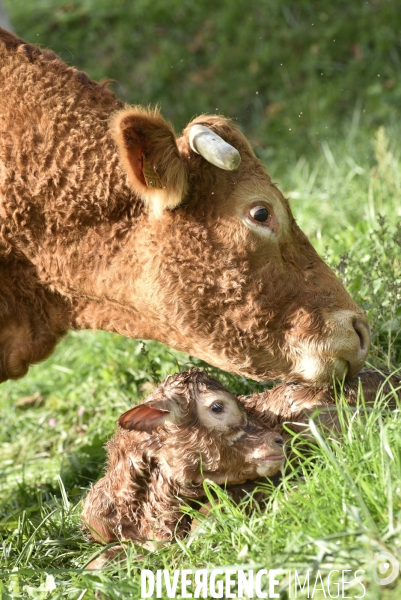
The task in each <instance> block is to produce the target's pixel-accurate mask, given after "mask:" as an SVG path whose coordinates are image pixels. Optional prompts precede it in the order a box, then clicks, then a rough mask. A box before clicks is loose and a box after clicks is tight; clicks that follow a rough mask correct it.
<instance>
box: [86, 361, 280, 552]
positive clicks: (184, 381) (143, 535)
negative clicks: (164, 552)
mask: <svg viewBox="0 0 401 600" xmlns="http://www.w3.org/2000/svg"><path fill="white" fill-rule="evenodd" d="M118 424H119V429H118V431H117V433H116V435H115V436H114V438H113V439H112V440H111V441H110V442H109V443H108V445H107V450H108V467H107V471H106V474H105V476H104V477H103V478H102V479H101V480H100V481H99V482H98V483H97V484H96V485H95V486H94V487H93V488H92V489H91V490H90V492H89V494H88V495H87V497H86V499H85V502H84V507H83V511H82V520H83V523H84V526H85V527H86V529H87V530H88V531H89V532H90V534H91V536H92V538H93V539H94V540H96V541H98V542H101V543H108V542H111V541H114V540H152V539H154V540H169V539H172V538H173V536H174V535H175V534H176V535H178V536H182V535H185V533H186V532H187V531H188V528H189V526H190V522H189V519H188V518H186V517H183V515H182V513H181V512H180V506H181V505H182V504H183V503H187V504H188V503H189V504H190V503H191V501H194V500H200V499H202V498H203V497H204V495H205V494H204V489H203V481H204V480H205V479H209V480H212V481H214V482H216V483H218V484H225V483H227V484H238V483H241V482H245V481H247V480H250V479H255V478H258V477H260V476H262V477H264V476H272V475H275V474H276V473H277V472H278V471H279V470H280V467H281V466H282V464H283V460H284V455H283V438H282V437H281V436H280V435H279V434H278V433H275V432H272V431H270V430H269V429H268V428H266V426H264V425H263V424H262V423H261V421H259V420H258V419H257V418H255V417H253V416H250V415H248V413H247V411H246V410H245V408H244V407H243V406H242V405H241V404H240V402H239V401H238V400H237V398H236V397H235V396H233V395H232V394H231V393H230V392H228V391H227V390H226V389H224V387H223V386H222V385H220V384H219V383H218V382H217V381H215V380H213V379H211V378H210V377H208V376H207V375H206V374H205V373H202V372H201V371H199V370H198V369H192V370H190V371H189V372H186V373H180V374H177V375H174V376H173V377H169V378H167V379H166V380H165V381H164V382H163V383H162V384H161V385H160V387H158V388H157V389H156V390H155V391H154V392H153V393H152V394H151V395H150V396H149V397H148V398H147V399H146V400H145V401H144V402H143V403H141V404H139V405H138V406H135V407H134V408H131V409H130V410H128V411H127V412H126V413H124V414H123V415H121V417H120V418H119V421H118Z"/></svg>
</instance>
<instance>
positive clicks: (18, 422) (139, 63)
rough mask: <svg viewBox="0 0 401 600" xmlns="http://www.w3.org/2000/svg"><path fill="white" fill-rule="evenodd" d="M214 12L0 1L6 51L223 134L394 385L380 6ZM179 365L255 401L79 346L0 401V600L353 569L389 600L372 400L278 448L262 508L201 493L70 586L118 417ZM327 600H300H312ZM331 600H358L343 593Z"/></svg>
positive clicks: (385, 506)
mask: <svg viewBox="0 0 401 600" xmlns="http://www.w3.org/2000/svg"><path fill="white" fill-rule="evenodd" d="M215 4H216V3H211V2H205V3H204V5H202V6H201V5H200V4H198V5H193V4H189V3H187V2H174V1H172V0H171V1H169V2H161V1H160V0H157V1H156V2H153V3H150V2H148V1H147V0H138V2H135V3H128V2H124V1H122V0H115V1H114V2H113V3H111V2H107V1H106V0H98V1H97V2H94V0H86V1H80V2H78V1H72V2H69V3H66V2H63V1H62V0H38V1H37V2H35V3H33V2H27V1H26V0H24V1H23V0H14V2H11V1H10V0H7V2H5V5H6V7H7V8H8V11H9V13H10V16H11V19H12V21H13V26H14V28H15V30H16V31H17V32H18V34H19V35H20V36H22V37H24V38H26V39H28V40H29V41H32V42H36V41H39V42H40V43H41V44H43V45H45V46H48V47H51V48H52V49H54V50H55V51H56V52H58V53H60V54H61V55H62V56H63V59H64V60H67V61H68V62H70V63H71V64H74V65H76V66H77V67H79V68H82V69H84V70H86V71H87V72H88V73H89V74H90V75H91V76H92V77H93V78H96V79H100V78H102V77H111V78H114V79H115V80H116V83H115V84H113V85H114V88H113V89H114V90H115V91H116V93H118V94H119V95H120V96H121V97H123V98H124V99H125V100H127V101H129V102H142V103H144V104H147V103H149V102H156V101H158V102H160V103H161V108H162V111H163V113H164V114H165V115H166V116H167V117H169V118H171V119H172V120H173V122H174V124H175V126H176V128H177V130H178V129H179V128H180V127H182V126H183V125H184V124H185V122H186V121H187V120H189V119H190V118H191V116H192V115H193V114H198V113H200V112H202V111H205V112H215V111H216V110H217V109H218V112H222V113H224V114H226V115H229V116H233V117H238V123H239V125H240V126H241V127H242V128H243V130H244V131H245V132H246V133H247V134H248V135H249V138H250V140H251V141H252V143H253V144H254V146H255V148H256V151H257V153H258V155H259V156H260V158H261V159H262V160H263V162H264V163H265V164H266V167H267V169H268V171H269V173H270V174H271V176H272V178H273V179H274V181H277V182H278V185H279V187H280V189H281V190H282V191H283V192H284V193H285V194H286V195H287V196H288V197H289V198H290V201H291V206H292V210H293V212H294V214H295V217H296V219H297V221H298V223H299V224H300V226H301V228H302V229H303V230H304V231H305V233H306V234H307V235H308V236H309V238H310V240H311V241H312V243H313V244H314V246H315V247H316V249H317V250H318V252H319V253H320V254H321V255H322V256H323V257H324V259H325V260H326V262H327V263H328V264H329V265H330V266H331V267H332V268H333V269H334V270H335V272H336V273H337V275H338V276H339V277H340V279H341V280H342V281H343V282H344V284H345V285H346V287H347V289H348V290H349V291H350V293H351V295H352V296H353V298H354V299H355V300H356V301H357V302H358V304H360V305H361V306H362V307H363V308H364V310H365V311H366V312H367V315H368V317H369V321H370V325H371V333H372V349H371V352H370V355H369V359H368V364H370V365H372V366H375V367H378V368H381V367H385V368H388V369H390V370H391V371H397V370H398V372H399V369H400V367H401V201H400V196H401V162H400V155H401V143H400V141H399V140H400V135H399V134H400V128H399V125H398V122H399V115H400V110H399V98H400V96H401V87H400V83H399V81H400V77H399V75H400V68H401V51H400V49H401V42H400V38H399V33H397V31H399V30H401V28H400V27H399V26H400V24H401V16H400V10H399V8H398V7H397V3H396V2H391V1H387V2H382V3H379V2H376V3H375V2H370V3H366V4H363V5H359V3H356V2H351V3H349V2H347V3H346V2H342V1H341V2H339V3H337V5H338V11H336V9H335V7H333V6H332V4H329V3H328V2H326V1H323V0H322V1H321V2H317V3H314V4H313V5H312V4H310V3H308V2H304V1H303V0H302V1H300V2H297V3H295V2H292V3H291V2H282V1H280V2H276V3H270V2H267V1H263V2H260V3H258V8H257V9H256V7H255V8H252V7H247V5H248V4H249V3H246V2H245V1H242V0H239V1H238V2H236V3H229V2H223V3H221V5H220V6H215ZM241 11H242V12H241ZM242 14H244V15H245V17H243V18H242ZM241 19H242V21H241ZM239 22H241V27H239V26H238V23H239ZM397 28H398V29H397ZM155 37H156V38H157V39H156V40H155ZM332 40H337V41H336V42H333V41H332ZM251 42H252V43H251ZM335 44H337V46H336V47H335V48H334V46H335ZM333 48H334V49H333ZM283 65H284V66H285V73H283V69H282V68H281V67H282V66H283ZM319 73H324V74H325V75H324V76H321V75H319ZM379 75H380V77H378V76H379ZM322 77H324V78H325V82H324V83H323V82H322V79H321V78H322ZM344 90H345V91H344ZM216 98H218V99H219V104H217V105H216ZM190 365H197V366H201V367H202V368H206V369H208V371H209V372H210V373H211V374H212V375H213V376H214V377H216V378H217V379H219V380H220V381H221V382H222V383H223V384H224V385H226V386H227V387H228V388H229V389H230V390H231V391H233V392H235V393H250V392H251V391H253V390H255V389H257V390H261V389H263V387H264V386H266V385H267V386H268V385H270V384H269V383H267V384H258V383H256V382H253V381H250V380H246V379H244V378H240V377H236V376H233V375H230V374H228V373H224V372H222V371H219V370H217V369H214V368H211V367H208V366H207V365H206V364H204V363H201V362H200V361H198V360H197V359H196V358H194V357H190V356H187V355H185V354H183V353H179V352H176V351H173V350H171V349H169V348H166V347H164V346H162V345H160V344H158V343H156V342H149V341H141V340H129V339H125V338H122V337H119V336H116V335H112V334H108V333H105V332H96V333H93V332H89V331H85V332H72V333H70V334H69V335H68V336H67V337H66V338H65V340H64V341H63V342H62V343H61V344H60V345H59V346H58V348H57V350H56V352H55V353H54V354H53V356H51V357H50V358H49V359H48V360H47V361H45V362H44V363H42V364H40V365H37V366H35V367H32V368H31V369H30V371H29V373H28V375H27V376H25V377H24V378H23V379H21V380H19V381H15V382H6V383H4V384H2V385H1V388H0V477H1V479H0V552H1V556H0V598H1V599H2V600H8V599H14V598H15V599H19V598H22V599H25V598H34V599H37V600H42V599H43V600H45V599H48V598H52V599H53V598H54V599H59V598H60V599H61V598H68V599H73V600H81V599H82V598H84V599H85V600H89V599H92V598H96V599H107V600H109V599H110V600H114V599H120V598H132V599H138V598H141V592H140V580H139V572H140V569H150V570H152V571H156V570H157V569H169V570H170V571H172V570H174V569H192V570H196V569H202V568H206V569H213V568H217V567H220V568H229V567H231V568H236V569H263V568H266V569H278V570H279V571H280V573H281V575H279V576H278V579H279V580H280V586H279V588H278V589H280V598H281V599H282V600H284V599H287V598H292V597H294V594H292V595H290V592H289V587H288V586H289V580H288V571H289V570H292V571H294V570H297V571H298V573H303V574H305V573H306V571H307V570H308V569H309V570H310V573H311V574H315V575H316V573H317V572H318V571H319V572H320V574H321V576H322V579H323V581H325V582H327V575H328V573H329V572H330V571H332V570H334V569H337V570H338V571H340V572H341V571H342V570H350V571H351V572H354V571H356V570H358V569H361V570H363V571H364V573H363V574H362V575H361V576H360V579H361V581H362V582H363V584H364V586H365V588H366V593H365V595H364V596H363V597H365V598H368V599H369V600H376V599H378V598H383V599H385V600H397V599H398V598H400V595H401V583H400V582H399V581H400V580H396V581H395V582H394V583H393V584H392V585H390V586H388V587H384V586H379V585H378V584H377V583H376V582H375V581H374V578H373V566H372V561H373V560H374V555H375V554H376V553H377V552H380V551H387V552H390V553H391V554H393V555H394V556H396V557H398V558H399V559H401V434H400V420H401V413H400V412H399V411H395V412H394V413H392V414H387V413H386V411H385V410H383V409H382V408H381V405H382V398H380V397H378V399H377V406H376V410H374V411H372V412H365V411H364V410H363V407H362V408H361V410H360V411H359V412H357V413H352V415H349V416H350V419H348V420H349V421H350V422H349V424H348V425H345V424H344V426H343V431H342V434H341V435H337V436H329V435H323V434H322V433H321V432H319V430H318V428H316V427H313V424H312V433H313V435H314V445H313V450H312V452H308V451H306V450H305V447H304V446H303V447H302V448H301V445H300V442H299V440H298V439H297V438H296V437H294V439H293V441H292V443H291V446H292V449H293V454H294V455H295V456H297V457H298V460H296V461H295V460H294V461H293V462H291V463H290V464H289V465H288V468H287V471H286V474H285V476H284V477H283V479H282V482H281V484H280V485H279V486H278V487H273V486H272V485H271V484H269V483H268V482H267V483H266V486H267V487H268V488H269V491H270V496H269V501H268V502H267V503H266V505H261V506H260V507H259V508H258V509H255V510H253V511H252V512H251V514H250V515H247V514H246V505H247V502H249V499H248V500H247V499H246V500H245V501H244V503H243V504H242V505H239V506H236V505H234V504H233V503H232V502H231V501H230V500H229V499H228V498H227V497H226V496H225V495H224V493H223V492H221V493H220V492H218V493H219V496H220V501H219V506H218V507H217V506H216V508H215V509H214V510H213V514H212V516H211V517H208V518H207V519H204V520H203V521H202V523H201V527H200V529H199V530H198V531H196V532H195V533H193V534H191V535H190V536H189V537H188V538H186V539H185V540H183V541H175V542H173V543H171V544H166V545H164V546H162V547H160V548H158V549H157V550H156V551H155V552H149V551H146V550H144V549H143V548H141V547H139V546H136V545H134V544H130V545H127V547H126V548H125V552H126V554H127V560H126V562H125V563H124V564H121V565H120V564H112V565H110V566H108V567H106V568H105V569H103V570H102V571H98V572H88V571H85V566H86V565H87V564H88V562H89V558H90V556H91V555H92V554H93V552H95V551H96V550H98V549H99V547H97V546H94V545H92V544H89V543H88V542H87V541H86V539H85V536H84V535H83V532H82V530H81V528H80V521H79V513H80V506H81V499H82V497H83V495H84V494H85V492H86V490H87V489H88V487H89V485H90V483H91V482H94V481H96V480H97V479H98V478H99V477H100V476H101V474H102V469H103V466H104V458H105V451H104V448H103V446H104V443H105V442H106V441H107V439H108V438H109V437H110V436H111V435H112V433H113V431H114V429H115V425H116V419H117V417H118V415H119V414H121V413H122V412H123V411H125V410H126V409H127V408H128V407H129V406H131V405H132V404H134V403H135V402H137V401H139V400H140V399H141V398H143V397H144V396H145V395H146V394H147V393H148V391H149V390H150V389H151V388H152V386H153V385H154V384H156V383H158V382H159V381H160V380H161V379H163V378H164V377H165V376H166V375H168V374H170V373H174V372H176V371H177V370H183V369H185V368H187V367H188V366H190ZM361 400H362V399H361ZM344 410H346V409H344ZM184 510H186V511H190V512H191V513H192V514H193V515H194V516H196V515H197V511H194V510H193V509H188V508H185V509H184ZM315 575H313V576H312V575H311V579H312V580H313V582H314V581H315ZM325 586H326V587H325V590H326V591H325V592H323V591H315V593H314V595H313V596H311V597H314V598H317V599H319V600H320V598H324V597H330V596H329V594H328V593H327V583H326V584H325ZM316 587H317V588H321V587H322V586H321V585H319V584H318V585H317V586H316ZM312 589H313V585H312ZM331 593H332V596H331V597H347V593H348V597H354V595H357V596H359V597H361V595H362V591H361V586H360V585H359V586H358V587H354V588H351V589H350V590H349V591H348V592H347V593H346V594H345V596H344V595H343V596H341V590H340V595H339V596H336V594H337V591H336V588H335V587H333V588H332V590H331ZM163 597H167V596H163ZM176 597H177V598H181V597H182V596H181V595H180V594H179V593H178V594H177V596H176ZM297 597H298V598H303V597H307V596H306V595H303V593H300V592H298V596H297Z"/></svg>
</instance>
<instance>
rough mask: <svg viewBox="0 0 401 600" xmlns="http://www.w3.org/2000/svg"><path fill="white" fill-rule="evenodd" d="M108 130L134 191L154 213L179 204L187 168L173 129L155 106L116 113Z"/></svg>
mask: <svg viewBox="0 0 401 600" xmlns="http://www.w3.org/2000/svg"><path fill="white" fill-rule="evenodd" d="M111 132H112V135H113V137H114V139H115V141H116V143H117V145H118V148H119V152H120V157H121V161H122V164H123V167H124V169H125V171H126V172H127V174H128V179H129V182H130V184H131V187H132V188H133V190H134V191H135V192H136V193H137V194H138V195H139V196H140V197H141V198H142V200H143V201H144V202H145V204H147V205H148V206H149V207H150V208H152V209H153V212H154V213H155V215H156V216H160V215H161V213H162V212H163V210H166V209H172V208H175V207H176V206H178V205H179V204H180V203H181V201H182V198H183V196H184V194H185V191H186V182H187V176H186V170H185V167H184V164H183V162H182V160H181V157H180V153H179V151H178V147H177V144H176V136H175V133H174V130H173V128H172V127H171V126H170V125H169V124H168V123H167V122H166V121H165V120H164V119H163V117H162V116H161V115H160V113H159V111H158V109H154V110H146V109H144V108H142V107H132V108H127V109H124V110H121V111H119V112H117V113H116V114H115V115H114V116H113V118H112V121H111Z"/></svg>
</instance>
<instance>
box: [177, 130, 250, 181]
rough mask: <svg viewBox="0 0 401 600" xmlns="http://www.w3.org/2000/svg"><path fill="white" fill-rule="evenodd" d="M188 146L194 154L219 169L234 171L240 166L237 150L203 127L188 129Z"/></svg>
mask: <svg viewBox="0 0 401 600" xmlns="http://www.w3.org/2000/svg"><path fill="white" fill-rule="evenodd" d="M189 144H190V146H191V148H192V150H193V151H194V152H196V153H197V154H200V155H201V156H203V158H205V159H206V160H207V161H208V162H210V163H212V165H215V166H216V167H219V168H220V169H225V170H226V171H235V169H238V167H239V165H240V162H241V156H240V153H239V152H238V150H236V149H235V148H234V147H233V146H230V144H227V142H225V141H224V140H223V139H222V138H221V137H220V136H219V135H217V133H215V132H214V131H212V130H211V129H209V128H208V127H205V126H204V125H193V126H192V127H191V128H190V130H189Z"/></svg>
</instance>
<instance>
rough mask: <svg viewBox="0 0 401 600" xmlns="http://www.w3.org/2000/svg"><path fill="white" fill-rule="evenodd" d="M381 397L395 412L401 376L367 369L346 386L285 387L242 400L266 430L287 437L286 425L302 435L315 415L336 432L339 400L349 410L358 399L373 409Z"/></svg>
mask: <svg viewBox="0 0 401 600" xmlns="http://www.w3.org/2000/svg"><path fill="white" fill-rule="evenodd" d="M378 396H379V397H380V398H382V404H381V406H382V407H383V408H386V409H388V410H394V409H396V408H397V406H398V403H397V399H399V400H401V376H399V375H396V374H392V375H390V373H386V372H385V371H384V372H383V371H377V370H375V369H364V370H363V371H361V372H360V373H359V375H357V376H356V377H353V378H352V379H349V380H348V381H346V382H345V383H344V385H343V386H341V385H336V386H333V385H330V386H313V385H306V384H297V383H290V384H282V385H277V386H275V387H274V388H272V389H271V390H266V391H264V392H262V393H254V394H252V395H251V396H240V397H239V400H240V401H241V403H242V404H243V405H244V406H245V407H246V408H247V409H248V410H254V411H255V414H256V415H257V417H258V418H260V419H261V420H262V421H263V422H264V423H265V424H266V426H267V427H271V428H272V429H275V430H276V431H279V432H280V433H283V435H285V433H284V431H283V429H282V425H283V423H286V424H287V426H289V427H290V428H291V429H292V430H293V431H303V430H304V429H305V425H307V423H308V421H309V418H310V417H311V416H312V415H315V416H316V418H317V419H318V420H319V422H320V424H321V425H323V426H324V427H326V428H327V429H330V430H336V429H338V428H339V426H340V425H339V416H338V413H339V411H340V410H341V404H340V403H339V402H337V400H340V399H341V398H343V399H344V400H345V402H346V403H347V404H348V405H349V406H357V404H358V399H359V400H360V401H361V402H364V404H365V406H367V407H371V406H372V405H373V404H374V402H375V400H376V398H377V397H378Z"/></svg>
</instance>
